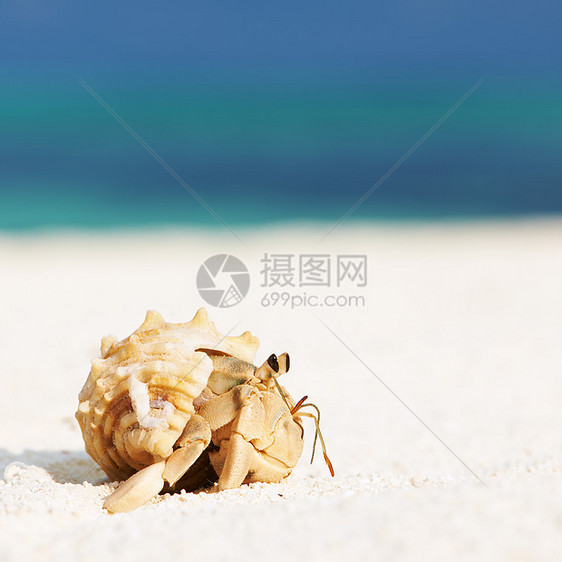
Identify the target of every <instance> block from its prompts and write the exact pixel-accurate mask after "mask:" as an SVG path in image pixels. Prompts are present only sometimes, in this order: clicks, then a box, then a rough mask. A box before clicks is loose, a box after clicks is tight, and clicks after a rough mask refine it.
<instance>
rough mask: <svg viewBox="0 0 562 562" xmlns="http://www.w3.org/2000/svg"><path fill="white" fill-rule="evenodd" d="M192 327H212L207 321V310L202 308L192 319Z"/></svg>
mask: <svg viewBox="0 0 562 562" xmlns="http://www.w3.org/2000/svg"><path fill="white" fill-rule="evenodd" d="M190 324H192V325H193V326H208V325H210V324H211V325H213V324H212V322H211V320H210V319H209V314H208V313H207V309H206V308H205V307H204V306H202V307H201V308H200V309H199V310H198V311H197V312H196V313H195V316H194V317H193V320H192V321H191V322H190Z"/></svg>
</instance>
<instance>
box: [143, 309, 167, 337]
mask: <svg viewBox="0 0 562 562" xmlns="http://www.w3.org/2000/svg"><path fill="white" fill-rule="evenodd" d="M164 324H166V321H165V320H164V318H163V316H162V315H161V314H160V313H159V312H157V311H156V310H147V312H146V317H145V319H144V322H143V323H142V324H141V326H140V327H139V329H138V330H137V332H146V331H148V330H154V329H155V328H161V327H162V326H164Z"/></svg>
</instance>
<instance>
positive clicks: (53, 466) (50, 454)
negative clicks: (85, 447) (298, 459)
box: [0, 448, 107, 485]
mask: <svg viewBox="0 0 562 562" xmlns="http://www.w3.org/2000/svg"><path fill="white" fill-rule="evenodd" d="M13 462H19V463H23V464H25V465H28V466H37V467H40V468H43V469H44V470H45V471H47V472H48V473H49V474H50V475H51V477H52V479H53V480H54V481H55V482H58V483H59V484H82V483H83V482H89V483H90V484H94V485H99V484H103V483H104V482H107V477H106V475H105V474H104V473H103V471H102V470H101V469H100V468H99V467H98V466H97V464H96V463H95V462H94V461H93V460H92V459H91V458H90V457H89V456H88V455H87V454H86V452H85V451H69V450H59V451H42V450H36V449H24V450H23V451H21V452H20V453H13V452H12V451H8V450H6V449H1V448H0V478H3V475H4V470H5V469H6V467H7V466H8V465H10V464H11V463H13Z"/></svg>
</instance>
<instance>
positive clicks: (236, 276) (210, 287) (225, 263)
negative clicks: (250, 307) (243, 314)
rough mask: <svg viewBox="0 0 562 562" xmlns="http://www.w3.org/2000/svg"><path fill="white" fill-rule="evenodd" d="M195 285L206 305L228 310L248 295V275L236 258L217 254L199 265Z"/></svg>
mask: <svg viewBox="0 0 562 562" xmlns="http://www.w3.org/2000/svg"><path fill="white" fill-rule="evenodd" d="M195 283H196V285H197V290H198V291H199V294H200V295H201V298H202V299H203V300H204V301H205V302H206V303H208V304H210V305H211V306H216V307H218V308H230V307H232V306H236V305H237V304H238V303H240V302H242V301H243V300H244V298H245V297H246V295H247V294H248V291H249V290H250V274H249V272H248V268H247V267H246V266H245V265H244V263H243V262H242V261H241V260H240V259H238V258H237V257H236V256H231V255H229V254H217V255H215V256H211V257H210V258H207V259H206V260H205V261H204V262H203V263H202V264H201V267H200V268H199V271H198V272H197V278H196V280H195Z"/></svg>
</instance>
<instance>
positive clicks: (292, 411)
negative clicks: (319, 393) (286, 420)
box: [291, 396, 308, 416]
mask: <svg viewBox="0 0 562 562" xmlns="http://www.w3.org/2000/svg"><path fill="white" fill-rule="evenodd" d="M307 398H308V396H303V397H302V398H301V399H300V400H299V401H298V402H297V403H296V404H295V407H294V408H293V409H292V410H291V416H292V415H293V414H294V413H295V412H296V411H297V410H298V409H299V408H300V407H301V406H302V405H303V404H304V401H305V400H306V399H307Z"/></svg>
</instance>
